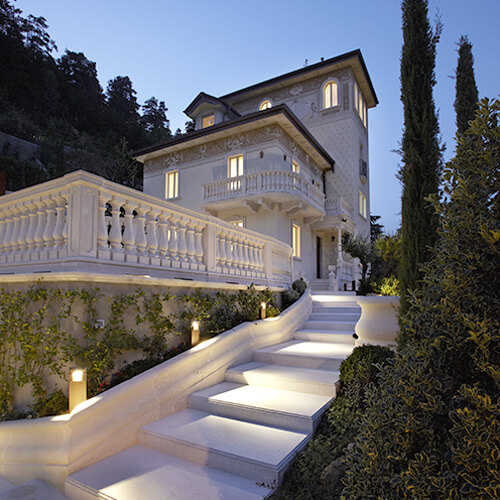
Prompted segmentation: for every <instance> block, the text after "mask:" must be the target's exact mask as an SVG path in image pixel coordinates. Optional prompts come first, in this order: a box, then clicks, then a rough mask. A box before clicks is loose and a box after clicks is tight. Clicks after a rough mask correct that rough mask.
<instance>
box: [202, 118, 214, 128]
mask: <svg viewBox="0 0 500 500" xmlns="http://www.w3.org/2000/svg"><path fill="white" fill-rule="evenodd" d="M212 125H215V115H209V116H205V117H203V121H202V128H207V127H211V126H212Z"/></svg>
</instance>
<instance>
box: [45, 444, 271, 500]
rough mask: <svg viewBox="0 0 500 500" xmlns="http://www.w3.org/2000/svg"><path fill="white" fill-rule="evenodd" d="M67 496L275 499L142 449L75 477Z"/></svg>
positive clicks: (78, 499) (248, 484)
mask: <svg viewBox="0 0 500 500" xmlns="http://www.w3.org/2000/svg"><path fill="white" fill-rule="evenodd" d="M65 491H66V495H67V496H68V497H69V498H71V499H74V500H87V499H89V500H90V499H95V498H99V499H106V500H142V499H144V500H185V499H189V500H220V499H233V498H234V499H238V500H262V499H263V498H265V497H266V496H268V495H269V494H270V493H271V490H270V489H268V488H265V487H262V486H257V484H256V482H255V481H253V480H251V479H246V478H243V477H241V476H235V475H233V474H229V473H227V472H224V471H221V470H218V469H213V468H211V467H203V466H201V465H198V464H195V463H192V462H188V461H186V460H181V459H180V458H177V457H174V456H172V455H168V454H166V453H162V452H159V451H155V450H152V449H150V448H145V447H143V446H133V447H132V448H128V449H127V450H125V451H122V452H120V453H117V454H116V455H113V456H111V457H108V458H106V459H104V460H101V461H100V462H97V463H95V464H93V465H91V466H90V467H86V468H85V469H82V470H79V471H78V472H74V473H73V474H71V475H70V476H68V477H67V478H66V481H65ZM47 498H49V497H47Z"/></svg>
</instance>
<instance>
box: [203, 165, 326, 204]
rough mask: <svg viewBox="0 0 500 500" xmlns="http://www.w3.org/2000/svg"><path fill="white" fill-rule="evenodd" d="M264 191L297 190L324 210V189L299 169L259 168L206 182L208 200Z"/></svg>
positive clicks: (204, 196) (204, 193) (205, 196)
mask: <svg viewBox="0 0 500 500" xmlns="http://www.w3.org/2000/svg"><path fill="white" fill-rule="evenodd" d="M264 193H290V194H295V195H298V196H300V197H301V198H303V199H305V200H306V201H308V202H309V203H311V204H312V205H314V206H315V207H316V208H318V209H319V210H321V211H324V205H325V195H324V194H323V192H322V191H321V190H320V189H318V188H317V187H316V186H314V185H313V184H311V183H310V182H308V181H307V179H306V178H305V177H303V176H302V175H300V174H297V173H295V172H287V171H281V170H273V171H266V172H255V173H252V174H247V175H240V176H238V177H229V178H227V179H222V180H220V181H216V182H212V183H210V184H204V185H203V200H204V201H205V202H211V201H219V200H225V199H227V198H235V197H240V196H247V195H253V194H264Z"/></svg>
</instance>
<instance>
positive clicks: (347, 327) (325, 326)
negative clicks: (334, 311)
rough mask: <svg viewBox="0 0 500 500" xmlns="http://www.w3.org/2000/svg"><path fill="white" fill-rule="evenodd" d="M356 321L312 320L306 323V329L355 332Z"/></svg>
mask: <svg viewBox="0 0 500 500" xmlns="http://www.w3.org/2000/svg"><path fill="white" fill-rule="evenodd" d="M355 328H356V321H316V320H314V321H311V320H308V321H306V322H305V323H304V329H305V330H322V331H331V332H351V333H354V331H355Z"/></svg>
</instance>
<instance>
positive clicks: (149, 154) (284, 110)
mask: <svg viewBox="0 0 500 500" xmlns="http://www.w3.org/2000/svg"><path fill="white" fill-rule="evenodd" d="M269 125H279V126H280V127H281V128H282V129H283V130H284V131H285V132H286V133H287V134H288V135H289V136H290V137H291V138H292V139H293V140H294V141H295V142H296V143H297V144H298V145H299V146H300V147H301V148H302V149H303V150H304V151H305V152H306V153H307V154H308V155H309V157H310V158H311V159H312V160H313V161H314V162H315V163H316V165H317V166H318V167H319V168H321V169H322V170H328V169H331V168H333V166H334V165H335V160H333V158H332V157H331V156H330V155H329V154H328V153H327V152H326V151H325V149H324V148H323V147H322V146H321V145H320V144H319V142H318V141H317V140H316V139H315V138H314V137H313V136H312V135H311V134H310V132H309V131H308V130H307V128H306V127H305V126H304V125H303V124H302V122H301V121H300V120H299V119H298V118H297V117H296V116H295V115H294V114H293V113H292V111H291V110H290V108H289V107H288V106H287V105H286V104H280V105H279V106H275V107H274V108H270V109H267V110H265V111H257V112H255V113H252V114H249V115H244V116H242V117H239V118H236V119H234V120H231V121H227V122H222V123H219V124H217V125H213V126H212V127H207V128H204V129H201V130H195V131H194V132H190V133H189V134H186V135H182V136H180V137H175V138H174V139H171V140H170V141H168V142H166V143H162V144H156V145H153V146H150V147H148V148H144V149H142V150H139V151H136V152H135V153H134V158H135V159H136V160H137V161H139V162H141V163H145V162H146V161H148V160H153V159H155V158H159V157H161V156H164V155H166V154H169V153H175V152H178V151H182V150H184V149H187V148H191V147H193V146H199V145H202V144H205V143H206V142H208V141H215V140H218V139H224V138H226V137H230V136H232V135H234V134H241V133H243V132H248V131H250V130H255V129H257V128H261V127H266V126H269Z"/></svg>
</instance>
